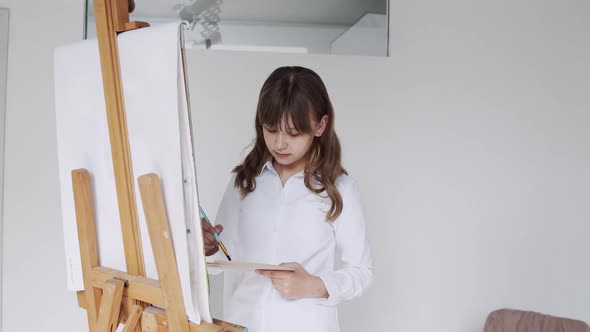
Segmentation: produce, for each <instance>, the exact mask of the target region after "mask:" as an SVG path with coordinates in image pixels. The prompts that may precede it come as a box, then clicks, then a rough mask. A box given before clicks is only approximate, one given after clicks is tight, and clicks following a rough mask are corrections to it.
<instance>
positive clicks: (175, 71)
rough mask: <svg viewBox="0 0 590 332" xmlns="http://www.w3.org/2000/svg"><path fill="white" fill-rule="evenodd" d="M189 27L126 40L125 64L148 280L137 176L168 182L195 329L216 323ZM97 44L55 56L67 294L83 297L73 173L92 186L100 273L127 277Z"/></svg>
mask: <svg viewBox="0 0 590 332" xmlns="http://www.w3.org/2000/svg"><path fill="white" fill-rule="evenodd" d="M182 29H183V28H182V25H180V27H179V24H178V23H176V24H169V25H163V26H158V27H151V28H145V29H140V30H136V31H130V32H126V33H123V34H121V35H119V57H120V64H121V66H120V67H121V76H122V82H123V91H124V98H125V110H126V116H127V127H128V134H129V145H130V149H131V156H132V165H133V176H134V179H135V182H134V186H135V199H136V204H137V211H138V218H139V224H140V232H141V240H142V245H143V254H144V259H145V266H146V274H147V276H148V277H151V278H157V271H156V267H155V263H154V259H153V255H152V250H151V245H150V240H149V234H148V231H147V225H146V221H145V216H144V213H143V207H142V205H141V196H140V194H139V187H138V185H137V181H136V180H137V177H139V176H141V175H143V174H147V173H152V172H153V173H156V174H158V175H159V176H160V179H161V184H162V190H163V193H164V199H165V203H166V210H167V213H168V219H169V224H170V228H171V232H172V239H173V242H174V251H175V254H176V260H177V265H178V272H179V275H180V283H181V287H182V291H183V296H184V302H185V305H186V310H187V314H188V317H189V319H190V320H192V321H194V322H197V323H199V322H200V321H201V319H203V320H205V321H208V322H210V321H211V317H210V313H209V299H208V288H207V274H206V267H205V260H204V254H203V243H202V241H203V240H202V234H201V228H200V227H196V226H197V225H200V223H199V218H198V214H197V211H198V196H197V187H196V178H195V174H196V173H195V168H194V159H193V155H194V154H193V148H192V143H191V128H190V116H189V113H188V96H187V92H186V91H187V90H186V82H185V75H184V74H185V70H184V61H183V60H184V58H183V49H182V48H183V45H182ZM99 61H100V60H99V53H98V46H97V41H96V40H88V41H84V42H81V43H78V44H75V45H68V46H64V47H60V48H58V49H57V50H56V52H55V100H56V117H57V119H56V125H57V141H58V154H59V172H60V189H61V204H62V214H63V226H64V242H65V252H66V262H67V270H68V288H69V289H71V290H81V289H83V281H82V271H81V266H80V253H79V248H78V238H77V230H76V219H75V210H74V200H73V193H72V183H71V175H70V174H71V171H72V170H74V169H78V168H85V169H87V170H88V171H89V172H90V174H91V177H92V186H93V193H94V205H95V218H96V223H97V237H98V239H97V240H98V246H99V257H100V264H101V265H103V266H108V267H112V268H115V269H119V270H123V271H124V270H125V258H124V251H123V242H122V236H121V226H120V222H119V213H118V206H117V198H116V190H115V182H114V174H113V165H112V159H111V152H110V140H109V135H108V125H107V118H106V110H105V102H104V95H103V88H102V78H101V70H100V62H99Z"/></svg>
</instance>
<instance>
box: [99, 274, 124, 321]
mask: <svg viewBox="0 0 590 332" xmlns="http://www.w3.org/2000/svg"><path fill="white" fill-rule="evenodd" d="M124 287H125V282H124V281H122V280H117V279H111V280H108V281H107V282H105V283H104V288H103V289H102V301H101V302H100V312H99V316H98V322H97V324H96V328H97V331H100V332H115V331H117V327H119V312H120V311H121V300H122V299H123V288H124Z"/></svg>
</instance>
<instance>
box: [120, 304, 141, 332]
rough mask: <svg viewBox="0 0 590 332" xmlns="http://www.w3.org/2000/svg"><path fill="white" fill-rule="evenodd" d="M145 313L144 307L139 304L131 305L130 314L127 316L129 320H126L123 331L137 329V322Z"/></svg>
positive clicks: (127, 331) (128, 331)
mask: <svg viewBox="0 0 590 332" xmlns="http://www.w3.org/2000/svg"><path fill="white" fill-rule="evenodd" d="M142 313H143V308H142V307H141V306H139V305H137V304H135V305H133V306H132V307H131V310H130V311H129V316H128V317H127V322H125V328H123V332H132V331H135V327H136V326H137V322H139V318H141V314H142Z"/></svg>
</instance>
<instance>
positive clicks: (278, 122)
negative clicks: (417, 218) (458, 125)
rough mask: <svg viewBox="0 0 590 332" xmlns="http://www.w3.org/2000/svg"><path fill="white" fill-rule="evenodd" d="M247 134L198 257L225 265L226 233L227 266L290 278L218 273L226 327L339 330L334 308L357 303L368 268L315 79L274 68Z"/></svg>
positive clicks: (353, 195)
mask: <svg viewBox="0 0 590 332" xmlns="http://www.w3.org/2000/svg"><path fill="white" fill-rule="evenodd" d="M255 127H256V139H255V142H254V147H253V149H252V151H251V152H250V153H249V154H248V155H247V156H246V158H245V160H244V162H243V163H241V164H240V165H238V166H236V167H235V168H234V169H233V177H232V179H231V181H230V183H229V185H228V187H227V189H226V192H225V194H224V196H223V199H222V202H221V205H220V207H219V211H218V214H217V219H216V222H217V225H216V226H215V227H211V226H209V224H208V223H207V222H205V221H202V223H201V224H202V228H203V234H204V240H205V251H206V255H207V256H210V255H213V254H215V253H216V252H217V257H215V258H214V260H223V259H225V258H224V256H223V255H221V254H220V253H221V252H218V246H217V243H216V242H215V240H214V237H213V232H215V231H217V232H218V233H221V232H222V231H224V230H225V232H224V233H223V236H222V238H223V241H224V244H225V245H226V247H227V249H228V251H229V253H230V255H232V256H233V257H234V259H235V260H237V261H248V262H257V263H267V264H280V265H284V266H288V267H291V268H293V269H294V271H293V272H291V271H260V270H259V271H256V273H251V272H243V273H242V272H234V271H231V272H226V273H225V276H224V319H225V320H226V321H228V322H232V323H236V324H240V325H244V326H247V327H248V328H249V330H250V331H253V332H266V331H339V327H338V315H337V310H336V305H337V304H338V303H340V302H342V301H346V300H350V299H352V298H355V297H358V296H360V295H361V294H362V293H363V292H364V291H365V290H366V289H367V287H368V286H369V284H370V283H371V281H372V279H373V269H372V261H371V252H370V249H369V243H368V240H367V233H366V226H365V220H364V216H363V211H362V206H361V202H360V196H359V190H358V187H357V185H356V183H355V182H354V180H352V179H351V178H350V177H348V175H347V173H346V171H345V170H344V168H342V165H341V162H340V143H339V141H338V137H337V136H336V132H335V131H334V110H333V109H332V104H331V102H330V99H329V97H328V92H327V91H326V87H325V86H324V84H323V82H322V80H321V78H320V77H319V76H318V75H317V74H316V73H315V72H313V71H312V70H310V69H307V68H302V67H281V68H278V69H276V70H275V71H274V72H273V73H272V74H271V75H270V76H269V77H268V79H267V80H266V82H265V83H264V85H263V86H262V90H261V91H260V97H259V99H258V107H257V111H256V119H255ZM335 256H337V260H336V262H338V264H339V265H338V266H339V268H338V269H335V266H334V264H335Z"/></svg>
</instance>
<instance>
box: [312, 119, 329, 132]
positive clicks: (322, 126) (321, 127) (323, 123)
mask: <svg viewBox="0 0 590 332" xmlns="http://www.w3.org/2000/svg"><path fill="white" fill-rule="evenodd" d="M327 125H328V116H327V115H324V116H322V119H321V120H320V123H319V124H318V129H317V130H316V131H315V134H314V135H315V136H316V137H320V136H322V134H323V133H324V130H326V126H327Z"/></svg>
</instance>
